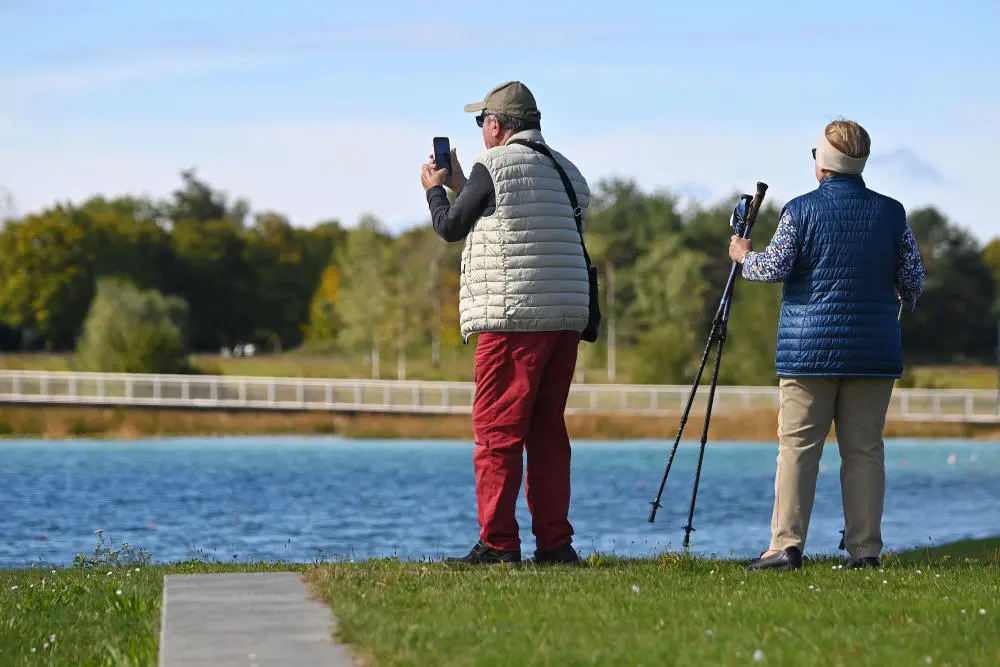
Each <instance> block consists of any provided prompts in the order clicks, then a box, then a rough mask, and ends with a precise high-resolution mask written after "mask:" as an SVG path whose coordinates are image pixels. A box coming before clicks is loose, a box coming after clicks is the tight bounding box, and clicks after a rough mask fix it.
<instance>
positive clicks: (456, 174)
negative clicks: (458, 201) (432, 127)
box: [420, 148, 468, 194]
mask: <svg viewBox="0 0 1000 667" xmlns="http://www.w3.org/2000/svg"><path fill="white" fill-rule="evenodd" d="M467 181H468V179H467V178H466V177H465V172H463V171H462V165H461V164H459V162H458V152H457V151H456V150H455V149H454V148H452V149H451V176H449V175H448V170H447V169H439V168H438V165H437V160H435V159H434V154H433V153H431V155H430V162H428V163H427V164H425V165H423V166H421V168H420V182H421V183H422V184H423V186H424V190H430V189H431V188H433V187H435V186H437V185H443V186H445V187H447V188H449V189H451V190H454V191H455V193H456V194H457V193H459V192H461V191H462V188H464V187H465V184H466V182H467Z"/></svg>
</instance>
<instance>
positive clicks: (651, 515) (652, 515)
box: [648, 500, 661, 523]
mask: <svg viewBox="0 0 1000 667" xmlns="http://www.w3.org/2000/svg"><path fill="white" fill-rule="evenodd" d="M649 504H650V505H652V506H653V509H651V510H649V519H648V521H649V523H653V522H654V521H656V510H658V509H660V507H661V505H660V503H658V502H657V501H655V500H654V501H653V502H651V503H649Z"/></svg>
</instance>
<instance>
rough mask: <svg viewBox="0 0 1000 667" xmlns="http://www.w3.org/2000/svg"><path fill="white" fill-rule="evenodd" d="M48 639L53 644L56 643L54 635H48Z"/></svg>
mask: <svg viewBox="0 0 1000 667" xmlns="http://www.w3.org/2000/svg"><path fill="white" fill-rule="evenodd" d="M49 641H50V642H52V643H53V644H55V643H56V636H55V635H49Z"/></svg>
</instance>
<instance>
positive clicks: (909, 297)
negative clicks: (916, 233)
mask: <svg viewBox="0 0 1000 667" xmlns="http://www.w3.org/2000/svg"><path fill="white" fill-rule="evenodd" d="M926 279H927V270H926V269H925V268H924V262H923V259H921V257H920V250H919V249H918V248H917V240H916V239H915V238H914V237H913V230H912V229H910V225H909V223H907V225H906V230H905V231H904V232H903V243H902V247H901V248H900V251H899V268H898V269H897V270H896V291H897V292H899V298H900V299H902V302H903V303H904V304H905V305H906V306H907V307H909V309H910V310H913V309H914V308H916V306H917V298H918V297H919V296H920V295H921V294H922V293H923V291H924V282H925V280H926Z"/></svg>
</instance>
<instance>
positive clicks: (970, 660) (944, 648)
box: [0, 539, 1000, 667]
mask: <svg viewBox="0 0 1000 667" xmlns="http://www.w3.org/2000/svg"><path fill="white" fill-rule="evenodd" d="M884 560H885V563H884V567H883V570H884V571H881V572H880V571H877V570H867V571H859V572H852V571H848V570H844V569H838V568H837V566H838V565H839V564H840V563H841V562H842V561H833V560H818V561H811V562H809V563H808V564H807V566H806V568H804V569H803V570H802V571H799V572H793V573H787V574H775V573H756V574H754V575H748V574H747V573H746V572H745V571H744V570H745V562H740V561H713V560H695V559H690V558H687V557H684V556H680V555H665V556H662V557H660V558H657V559H650V560H639V561H636V560H623V559H617V558H606V557H600V556H592V557H591V558H590V559H589V560H588V562H587V567H584V568H579V569H563V568H537V569H524V570H516V569H511V568H486V569H475V568H458V569H454V568H447V567H444V566H442V565H439V564H430V563H415V562H403V563H401V562H398V561H391V560H381V561H369V562H364V563H357V564H349V563H333V564H330V563H324V564H319V565H317V564H285V563H257V564H250V565H232V564H206V563H202V562H197V561H193V562H189V563H181V564H173V565H166V566H160V565H156V566H149V565H140V566H136V565H130V566H121V567H109V566H107V565H101V564H97V565H96V566H94V567H88V568H72V569H56V570H55V571H52V570H47V569H44V570H42V569H37V568H35V569H23V570H6V571H0V665H3V666H4V667H8V666H10V667H14V666H17V665H59V666H63V665H65V666H70V665H72V666H74V667H76V666H81V667H82V666H91V665H95V666H97V665H99V666H108V667H123V666H140V665H141V666H148V667H154V666H155V665H156V660H157V645H158V635H159V624H160V601H161V597H162V592H163V576H164V575H165V574H171V573H185V574H189V573H199V572H247V571H280V570H300V571H303V572H304V573H305V574H306V576H307V578H308V579H309V581H310V582H311V584H312V585H313V587H314V590H316V592H317V593H318V594H319V595H320V596H321V597H322V598H323V599H325V600H326V601H328V602H329V603H330V605H331V607H332V608H333V610H334V612H335V613H336V614H337V615H338V617H339V621H340V630H339V639H340V640H341V641H344V642H346V643H348V644H349V645H350V646H351V647H352V648H353V649H354V650H355V651H356V653H357V654H358V655H359V656H360V657H361V658H363V660H364V661H365V662H366V663H367V664H369V665H381V666H383V667H384V666H387V665H633V666H634V665H742V664H771V665H784V664H794V665H841V664H842V665H848V664H850V665H857V664H864V665H893V666H895V665H923V664H934V665H966V666H969V665H997V664H1000V539H993V540H979V541H970V542H962V543H958V544H956V545H945V546H941V547H934V548H931V549H920V550H915V551H912V552H907V553H904V554H899V555H896V556H890V557H887V558H885V559H884ZM755 656H756V657H755ZM928 658H930V661H931V662H930V663H928V662H927V660H928Z"/></svg>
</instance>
